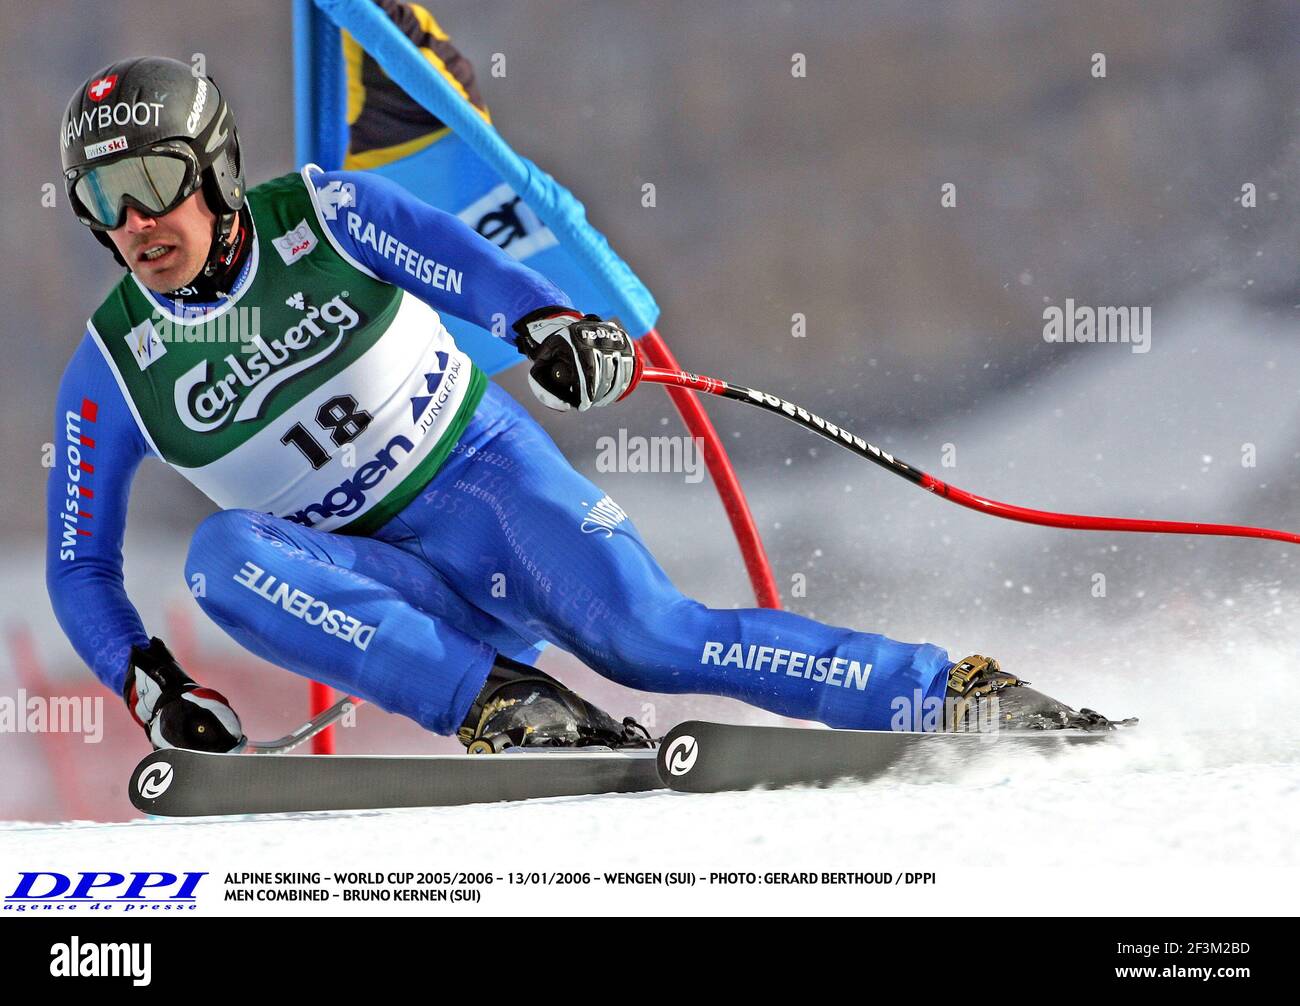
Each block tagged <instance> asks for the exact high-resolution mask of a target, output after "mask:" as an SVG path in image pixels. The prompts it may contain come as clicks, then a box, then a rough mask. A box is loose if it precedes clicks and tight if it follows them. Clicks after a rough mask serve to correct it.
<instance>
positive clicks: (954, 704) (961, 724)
mask: <svg viewBox="0 0 1300 1006" xmlns="http://www.w3.org/2000/svg"><path fill="white" fill-rule="evenodd" d="M1028 684H1029V682H1027V681H1022V680H1021V679H1020V678H1017V677H1016V676H1015V675H1014V674H1008V673H1007V672H1006V671H1004V670H1002V668H1000V667H999V666H998V662H997V661H996V660H994V659H993V658H992V657H982V656H980V655H979V654H975V655H974V656H970V657H967V658H966V659H965V660H962V661H959V662H958V663H956V664H954V665H953V667H952V669H951V670H950V671H949V672H948V691H947V701H946V702H945V703H944V723H943V728H944V730H948V731H952V730H969V731H980V732H987V731H992V730H1022V731H1023V730H1089V731H1094V730H1114V729H1115V728H1116V727H1117V726H1125V725H1128V724H1130V723H1136V722H1137V720H1135V719H1127V720H1114V721H1112V720H1108V719H1107V718H1106V717H1105V716H1103V715H1101V713H1099V712H1097V711H1096V710H1093V709H1073V708H1071V707H1070V706H1067V705H1066V704H1065V703H1064V702H1059V701H1057V700H1056V699H1054V698H1052V697H1051V696H1050V695H1044V694H1043V693H1042V692H1040V691H1036V690H1035V689H1033V688H1028V687H1026V686H1027V685H1028ZM986 710H996V714H997V717H996V722H989V721H988V720H989V719H990V718H989V717H988V716H987V715H986V714H985V713H986Z"/></svg>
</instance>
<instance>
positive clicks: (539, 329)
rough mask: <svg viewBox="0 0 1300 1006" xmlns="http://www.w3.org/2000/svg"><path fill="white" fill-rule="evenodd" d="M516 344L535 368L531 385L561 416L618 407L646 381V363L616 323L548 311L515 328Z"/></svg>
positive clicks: (553, 309) (560, 310)
mask: <svg viewBox="0 0 1300 1006" xmlns="http://www.w3.org/2000/svg"><path fill="white" fill-rule="evenodd" d="M514 329H515V332H516V333H517V335H518V339H517V341H516V342H517V345H518V346H519V349H520V351H521V352H523V353H524V354H525V355H526V356H527V357H528V358H529V359H530V360H532V361H533V366H532V368H531V369H530V370H529V372H528V384H529V386H530V387H531V388H532V389H533V394H534V395H536V396H537V397H538V399H540V400H541V403H542V404H543V405H545V406H546V407H547V408H551V409H555V410H556V411H558V412H567V411H569V410H570V409H577V410H578V411H580V412H585V411H586V410H587V409H590V408H592V407H593V406H600V405H609V404H610V403H611V402H617V401H618V400H619V399H621V398H623V397H625V396H626V395H627V394H628V392H630V391H631V390H632V389H633V388H634V387H636V383H637V381H638V380H640V377H641V358H640V357H639V356H638V355H637V351H636V346H635V345H633V343H632V339H631V337H630V336H629V335H628V334H627V333H626V332H625V331H623V329H622V327H621V326H620V325H619V324H618V322H616V321H601V319H600V318H599V317H598V316H596V315H594V314H588V315H580V314H578V312H577V311H573V310H570V309H568V308H561V307H547V308H542V309H541V310H539V311H534V312H532V313H531V314H528V315H525V316H524V317H523V318H520V319H519V321H517V322H515V324H514Z"/></svg>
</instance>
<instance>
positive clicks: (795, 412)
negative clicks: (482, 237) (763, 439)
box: [638, 366, 1300, 545]
mask: <svg viewBox="0 0 1300 1006" xmlns="http://www.w3.org/2000/svg"><path fill="white" fill-rule="evenodd" d="M640 370H641V373H640V374H639V375H638V380H641V381H649V382H650V383H652V384H669V385H675V386H677V387H683V388H690V389H692V390H694V391H700V392H703V393H705V394H709V395H717V396H718V397H719V398H730V399H732V400H734V401H737V402H744V403H746V404H747V405H756V406H758V407H759V408H762V409H766V410H767V411H768V412H775V413H777V414H778V415H782V416H784V417H785V418H786V419H789V420H790V421H792V422H794V423H798V424H799V425H800V426H802V427H803V428H804V429H806V430H809V431H810V432H812V433H816V434H817V435H818V436H821V437H825V438H826V439H827V440H831V441H834V442H835V443H837V444H839V445H840V446H841V447H844V448H846V449H848V450H850V451H852V452H853V453H854V454H857V455H858V456H859V457H863V458H866V459H867V460H868V461H871V462H874V463H875V464H878V465H880V467H881V468H884V469H886V470H887V471H891V472H893V473H894V474H895V475H901V476H902V477H903V478H905V479H907V480H908V481H909V482H912V483H915V484H916V485H918V486H920V487H921V488H922V489H928V490H929V491H930V492H932V493H935V494H936V495H938V496H942V497H943V498H944V499H946V500H949V501H951V502H953V503H957V504H959V505H960V506H964V507H968V508H970V509H971V510H978V511H979V512H980V513H986V514H990V515H992V516H994V517H1002V518H1003V519H1005V520H1017V521H1021V522H1023V523H1025V524H1042V525H1044V526H1046V527H1064V528H1072V529H1074V530H1078V531H1139V532H1142V531H1145V532H1148V533H1151V534H1208V535H1220V536H1223V537H1229V538H1267V539H1269V540H1271V541H1285V542H1290V543H1291V544H1292V545H1300V535H1298V534H1292V533H1291V532H1289V531H1275V530H1273V529H1272V528H1266V527H1240V526H1237V525H1235V524H1202V523H1199V522H1190V521H1176V520H1135V519H1132V518H1128V517H1091V516H1088V515H1086V514H1074V513H1053V512H1052V511H1050V510H1033V509H1030V508H1029V507H1022V506H1016V505H1015V504H1014V503H1000V502H998V501H997V500H991V499H986V498H985V497H983V496H977V495H976V494H975V493H971V492H967V491H966V490H965V489H958V488H957V487H956V486H953V485H949V484H948V483H947V482H943V481H940V480H939V479H937V478H935V477H934V476H933V475H928V474H927V473H925V472H923V471H921V470H920V469H919V468H913V467H912V466H911V465H909V464H907V463H906V462H904V461H900V460H899V459H898V458H896V457H894V456H893V455H892V454H888V453H886V452H885V451H882V450H881V449H880V448H879V447H876V446H874V445H872V444H869V443H867V442H866V441H865V440H863V439H862V438H861V437H859V436H857V435H856V434H853V433H850V432H849V431H848V430H846V429H843V428H842V427H840V426H836V425H835V424H834V423H831V422H828V421H827V420H825V419H823V418H822V417H821V416H818V415H815V414H814V413H811V412H809V411H808V410H807V409H805V408H803V407H801V406H798V405H795V404H794V403H793V402H787V401H786V400H785V399H784V398H777V397H776V396H775V395H769V394H767V392H764V391H755V390H754V389H753V388H745V387H742V386H740V385H738V384H731V383H729V382H727V381H723V380H719V379H718V378H716V377H705V376H703V375H700V374H691V373H688V372H686V371H682V370H664V369H661V368H658V367H645V366H642V367H641V368H640Z"/></svg>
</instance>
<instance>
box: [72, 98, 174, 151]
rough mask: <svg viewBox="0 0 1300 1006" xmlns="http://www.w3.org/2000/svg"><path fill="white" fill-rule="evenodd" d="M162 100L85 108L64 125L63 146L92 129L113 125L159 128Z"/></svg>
mask: <svg viewBox="0 0 1300 1006" xmlns="http://www.w3.org/2000/svg"><path fill="white" fill-rule="evenodd" d="M162 109H163V106H162V102H160V101H119V102H117V103H116V104H113V105H100V106H99V107H98V108H87V109H83V110H82V112H81V114H80V115H77V116H75V117H74V118H71V119H69V120H68V121H67V122H66V123H64V125H63V146H64V148H65V149H66V148H67V147H69V146H71V145H72V141H73V140H79V139H81V137H82V136H84V135H85V134H86V133H87V132H89V131H90V130H99V129H110V128H112V127H113V126H153V127H154V128H155V129H156V128H158V123H159V121H160V116H161V115H162Z"/></svg>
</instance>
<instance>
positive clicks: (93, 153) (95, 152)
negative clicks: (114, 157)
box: [86, 136, 126, 160]
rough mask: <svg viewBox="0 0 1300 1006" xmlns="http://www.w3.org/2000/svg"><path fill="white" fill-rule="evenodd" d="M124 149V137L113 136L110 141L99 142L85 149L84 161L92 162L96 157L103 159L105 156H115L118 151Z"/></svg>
mask: <svg viewBox="0 0 1300 1006" xmlns="http://www.w3.org/2000/svg"><path fill="white" fill-rule="evenodd" d="M125 149H126V137H125V136H114V137H113V138H112V139H111V140H101V141H100V142H99V143H91V144H89V145H88V146H87V147H86V159H87V160H92V159H94V158H96V157H103V156H104V155H105V154H116V153H117V152H118V151H120V150H125Z"/></svg>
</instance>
